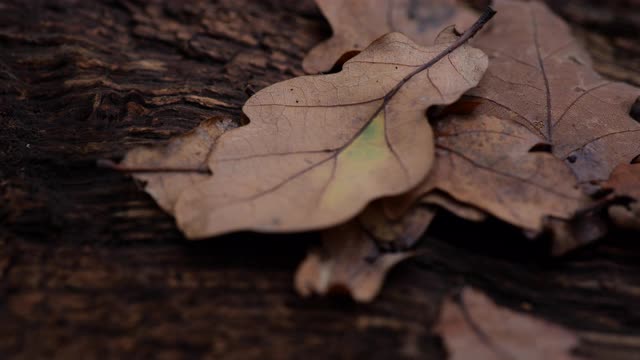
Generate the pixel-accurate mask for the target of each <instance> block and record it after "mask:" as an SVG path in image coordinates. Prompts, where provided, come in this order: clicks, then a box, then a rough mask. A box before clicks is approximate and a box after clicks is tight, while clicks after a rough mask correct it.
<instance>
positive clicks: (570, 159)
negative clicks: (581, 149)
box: [567, 155, 578, 164]
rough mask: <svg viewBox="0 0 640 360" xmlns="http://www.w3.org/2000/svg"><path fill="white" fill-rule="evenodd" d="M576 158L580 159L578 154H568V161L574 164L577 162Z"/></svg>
mask: <svg viewBox="0 0 640 360" xmlns="http://www.w3.org/2000/svg"><path fill="white" fill-rule="evenodd" d="M576 160H578V157H577V156H575V155H569V156H567V161H568V162H570V163H572V164H573V163H574V162H576Z"/></svg>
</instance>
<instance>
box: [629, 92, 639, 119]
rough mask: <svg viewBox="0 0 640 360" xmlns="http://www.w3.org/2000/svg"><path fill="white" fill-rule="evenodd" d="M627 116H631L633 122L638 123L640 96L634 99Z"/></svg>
mask: <svg viewBox="0 0 640 360" xmlns="http://www.w3.org/2000/svg"><path fill="white" fill-rule="evenodd" d="M629 116H631V117H632V118H633V120H635V121H637V122H640V96H639V97H638V98H637V99H636V101H635V102H634V103H633V105H631V110H629Z"/></svg>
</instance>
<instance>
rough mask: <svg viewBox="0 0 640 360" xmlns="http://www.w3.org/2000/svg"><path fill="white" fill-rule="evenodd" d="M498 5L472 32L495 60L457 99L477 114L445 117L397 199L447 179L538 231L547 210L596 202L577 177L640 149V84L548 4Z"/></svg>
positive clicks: (587, 177)
mask: <svg viewBox="0 0 640 360" xmlns="http://www.w3.org/2000/svg"><path fill="white" fill-rule="evenodd" d="M495 7H496V9H497V10H498V15H497V17H496V21H495V22H493V24H492V27H490V28H487V29H486V30H485V31H483V32H481V33H480V34H478V36H477V38H476V39H475V41H474V45H476V46H478V47H479V48H481V49H483V50H485V51H486V52H487V53H488V54H489V55H490V59H491V61H490V65H489V69H488V70H487V73H486V74H485V76H484V78H483V79H482V81H481V82H480V84H479V85H478V87H476V88H474V89H471V90H470V91H469V92H468V95H469V96H466V97H465V98H464V99H463V100H462V101H461V102H459V103H458V104H457V105H455V106H454V107H455V108H458V109H471V110H470V113H471V114H470V117H450V118H445V119H443V120H442V121H440V122H439V123H438V124H437V128H436V131H435V132H436V146H437V148H438V153H437V166H436V168H435V169H434V171H433V172H432V174H431V175H430V176H429V178H427V179H426V180H425V182H424V183H423V184H422V185H420V186H419V187H418V188H417V189H416V190H415V191H413V192H412V194H409V195H408V196H407V197H406V198H404V200H403V201H395V203H394V204H391V205H389V206H390V209H389V212H390V213H393V214H395V216H398V215H399V214H401V213H402V211H404V209H406V208H407V207H408V206H409V204H411V203H413V202H414V201H416V200H417V199H419V198H420V197H422V196H423V195H424V194H426V193H428V192H430V191H433V190H434V189H439V190H441V191H444V192H446V193H448V194H449V195H451V196H452V197H453V198H454V199H456V200H458V201H461V202H463V203H468V204H471V205H473V206H475V207H477V208H480V209H483V210H485V211H487V212H489V213H490V214H492V215H494V216H496V217H498V218H500V219H502V220H504V221H507V222H510V223H512V224H514V225H517V226H520V227H522V228H524V229H525V230H528V231H529V232H532V233H539V232H540V231H542V230H543V228H544V227H545V224H544V218H545V217H547V216H551V217H554V218H557V219H565V220H566V219H569V218H571V217H572V216H573V215H574V214H575V213H576V212H577V211H578V210H580V209H581V208H583V207H584V206H586V205H587V204H588V202H589V200H588V198H587V196H586V195H584V194H583V192H582V191H581V190H579V189H578V185H588V184H590V183H592V182H595V181H600V180H603V179H606V178H608V176H609V173H610V172H611V170H612V169H613V168H614V167H615V166H616V165H617V164H619V163H628V162H629V161H630V160H631V159H633V158H634V157H635V156H637V155H638V154H639V153H640V124H639V123H638V122H636V121H634V120H633V119H632V118H631V117H630V116H629V109H630V107H631V104H632V103H633V101H634V99H635V98H636V97H637V95H638V93H639V92H640V90H638V89H636V88H634V87H632V86H630V85H627V84H623V83H617V82H610V81H606V80H604V79H602V78H601V77H600V76H599V75H598V74H597V73H596V72H594V71H593V69H592V68H591V62H590V60H589V58H588V56H587V55H586V53H585V52H584V50H582V49H581V48H580V47H579V46H578V45H577V44H576V41H575V39H574V38H573V37H572V36H571V34H570V30H569V28H568V26H567V25H566V24H565V23H564V22H563V21H562V20H561V19H560V18H558V17H557V16H555V15H554V14H552V13H551V11H550V10H549V9H548V8H547V7H546V6H545V5H544V4H542V3H539V2H521V1H508V0H497V1H495ZM466 111H467V112H469V110H466ZM590 234H593V233H592V232H590ZM575 241H576V242H583V241H586V240H585V239H576V240H575ZM565 247H566V246H565Z"/></svg>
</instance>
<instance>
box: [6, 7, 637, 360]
mask: <svg viewBox="0 0 640 360" xmlns="http://www.w3.org/2000/svg"><path fill="white" fill-rule="evenodd" d="M292 3H293V2H289V1H284V0H273V1H268V2H266V1H265V2H262V1H260V2H258V1H248V0H247V1H230V0H228V1H220V2H216V3H215V4H213V3H212V2H205V1H196V0H192V1H186V2H182V1H163V2H160V1H148V2H143V1H124V0H120V1H96V2H84V1H77V0H56V1H47V2H42V1H36V0H29V1H13V0H5V1H2V2H0V24H2V25H0V48H1V49H2V51H0V80H1V81H0V123H1V124H2V125H3V129H2V131H0V164H1V165H0V179H1V180H0V323H1V324H2V326H0V355H1V356H2V358H4V359H38V358H71V357H73V358H87V359H92V358H95V359H102V358H171V359H181V358H185V359H186V358H198V357H201V358H221V357H222V356H224V358H227V359H251V358H279V359H283V358H284V359H287V358H289V359H297V358H301V357H304V358H327V357H331V356H333V357H336V358H363V357H367V358H372V359H377V358H385V359H387V358H427V357H430V358H434V359H438V358H444V357H445V354H444V350H443V348H442V345H441V341H440V340H439V339H438V338H437V337H436V336H435V335H433V334H432V333H431V327H432V325H433V324H434V322H435V320H436V319H437V315H438V311H439V306H440V302H441V299H442V298H443V296H444V295H445V293H447V292H448V291H450V290H452V289H453V288H455V287H458V286H460V285H462V284H464V283H466V284H472V285H475V286H476V287H478V288H480V289H483V290H484V291H486V292H487V293H488V294H489V295H491V296H492V297H493V298H494V299H495V300H496V301H497V302H498V303H499V304H501V305H504V306H508V307H510V308H512V309H516V310H524V311H528V312H530V313H532V314H534V315H536V316H542V317H544V318H547V319H550V320H552V321H554V322H558V323H561V324H563V325H565V326H568V327H569V328H570V329H573V330H575V331H578V332H579V334H580V337H581V339H582V340H583V341H582V343H581V345H580V347H579V349H578V352H579V353H581V354H585V355H589V356H591V357H593V358H600V359H632V358H634V356H635V354H636V353H637V352H638V351H640V337H639V336H640V310H639V309H638V307H637V304H638V301H639V300H640V265H638V261H637V257H638V256H639V255H640V247H639V246H638V244H637V241H636V242H634V241H632V240H634V238H632V237H631V236H632V235H624V234H616V235H613V236H612V238H611V239H609V240H608V241H605V242H600V243H598V244H596V245H594V246H591V247H588V248H586V249H583V250H580V251H579V252H577V253H573V254H571V255H570V256H569V257H566V258H562V259H559V260H554V261H552V260H549V259H547V258H546V257H544V256H542V255H541V254H542V253H543V252H544V249H543V246H542V244H530V243H527V242H526V240H524V239H521V238H520V235H519V234H517V233H515V232H514V231H512V230H511V229H505V228H504V227H502V226H497V225H496V224H492V223H489V224H484V225H478V226H479V227H472V226H471V225H468V224H466V223H464V224H460V223H456V222H455V220H453V219H449V218H446V217H445V218H442V217H441V218H439V219H437V220H436V222H435V224H434V227H433V229H432V230H433V231H432V236H433V238H430V239H428V241H426V242H425V245H424V246H425V248H424V249H425V255H423V256H421V257H419V258H417V259H415V260H412V261H410V262H409V263H407V264H405V265H402V266H400V267H399V268H398V269H396V270H394V271H393V272H392V273H391V275H390V277H389V281H388V285H387V286H385V288H384V289H383V292H382V294H381V296H380V298H379V299H378V300H377V301H376V302H375V303H373V304H371V305H366V306H356V305H354V304H353V303H351V302H349V301H346V300H343V299H311V300H303V299H300V298H299V297H298V296H297V295H295V293H294V291H293V287H292V281H293V273H294V270H295V267H296V265H297V263H298V262H299V261H300V260H301V259H302V258H303V257H304V254H305V252H306V246H307V244H309V243H312V242H314V241H316V240H317V239H316V236H315V235H304V236H303V235H290V236H286V237H273V236H270V237H269V236H256V235H251V234H237V235H233V236H227V237H224V238H222V239H218V240H217V241H202V242H195V243H194V242H187V241H185V240H184V239H183V238H182V237H181V236H180V235H179V232H178V231H177V230H176V228H175V225H174V224H173V222H172V220H171V218H170V217H169V216H167V215H165V214H164V213H163V212H162V211H161V210H160V209H159V208H158V207H157V206H156V205H155V204H154V203H153V201H152V200H151V199H150V198H149V197H148V196H147V195H145V194H144V193H143V192H142V191H139V190H138V189H137V187H136V185H135V183H134V182H133V181H132V180H131V179H130V178H128V177H126V176H123V175H121V174H117V173H114V172H111V171H107V170H103V169H98V168H97V167H96V166H95V162H96V160H97V159H99V158H112V159H117V158H119V157H121V156H122V155H123V154H124V152H125V151H126V150H127V149H129V148H131V147H133V146H136V145H140V144H159V143H164V142H165V141H166V140H167V139H168V138H169V137H171V136H173V135H176V134H180V133H184V132H186V131H188V130H189V129H191V128H193V127H195V126H196V125H197V124H198V123H199V122H200V121H202V120H204V119H208V118H210V117H212V116H216V115H224V116H230V117H235V118H237V119H239V115H240V110H239V109H240V107H241V105H242V104H243V103H244V101H245V100H246V99H247V97H248V95H247V93H252V92H253V91H256V90H259V89H261V88H263V87H265V86H267V85H269V84H271V83H274V82H276V81H280V80H284V79H288V78H291V77H293V76H295V75H299V74H301V72H302V71H301V65H300V64H301V61H302V58H303V56H304V54H305V52H306V51H307V50H309V49H310V48H311V47H312V46H313V45H314V44H316V43H317V42H318V41H320V40H322V39H324V38H326V37H328V36H329V28H328V25H327V24H326V23H325V21H324V20H323V19H322V18H321V17H320V14H319V12H318V10H317V9H315V7H314V6H313V5H312V4H311V3H309V2H301V3H300V4H296V5H292ZM635 41H636V44H637V39H636V40H635ZM635 59H636V60H637V58H635ZM627 60H629V61H631V60H632V58H629V59H627ZM628 73H629V74H633V75H630V76H637V75H638V73H637V72H634V71H633V70H629V71H628ZM451 229H461V231H459V232H456V233H451ZM625 236H628V237H629V238H628V239H627V238H625ZM636 236H637V235H636ZM502 239H505V240H504V241H503V240H502ZM514 239H516V240H518V241H515V240H514ZM506 240H508V241H506Z"/></svg>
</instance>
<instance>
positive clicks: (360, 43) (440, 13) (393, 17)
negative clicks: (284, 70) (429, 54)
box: [302, 0, 477, 74]
mask: <svg viewBox="0 0 640 360" xmlns="http://www.w3.org/2000/svg"><path fill="white" fill-rule="evenodd" d="M316 3H317V4H318V7H320V10H321V11H322V13H323V14H324V16H325V17H326V18H327V20H328V21H329V23H330V24H331V28H332V29H333V36H332V37H331V38H330V39H329V40H327V41H325V42H322V43H320V44H319V45H317V46H316V47H314V48H313V49H312V50H311V51H310V52H309V54H307V56H306V57H305V59H304V61H303V63H302V66H303V68H304V70H305V71H306V72H308V73H310V74H315V73H319V72H325V71H328V70H330V69H331V68H332V66H333V65H334V64H335V63H336V62H338V61H339V60H340V59H341V57H343V55H345V54H346V55H347V56H349V55H350V54H351V53H353V52H357V51H360V50H362V49H364V48H365V47H366V46H367V45H368V44H369V43H371V42H372V41H374V40H375V39H377V38H378V37H380V36H382V35H384V34H387V33H390V32H394V31H397V32H401V33H403V34H405V35H407V36H408V37H409V38H410V39H412V40H413V41H414V42H416V43H417V44H420V45H425V46H429V45H432V44H433V41H434V40H435V38H436V36H437V35H438V34H439V33H440V31H441V30H442V29H443V28H445V27H447V26H449V25H456V26H457V29H458V30H460V31H463V30H465V29H466V28H467V27H468V26H469V25H471V23H473V20H475V18H476V17H477V15H476V14H474V13H473V11H471V10H468V9H466V8H463V7H460V6H456V1H455V0H422V1H412V0H341V1H336V0H316Z"/></svg>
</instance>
